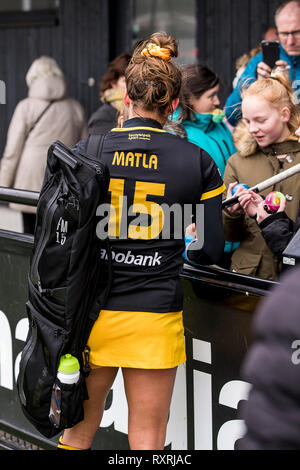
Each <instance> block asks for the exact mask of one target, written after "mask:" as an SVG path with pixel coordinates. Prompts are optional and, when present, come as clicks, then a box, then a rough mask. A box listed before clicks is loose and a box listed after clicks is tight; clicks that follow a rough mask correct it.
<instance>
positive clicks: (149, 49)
mask: <svg viewBox="0 0 300 470" xmlns="http://www.w3.org/2000/svg"><path fill="white" fill-rule="evenodd" d="M141 55H143V56H145V57H153V56H154V57H159V58H160V59H162V60H166V61H169V60H171V51H170V50H169V49H166V48H165V47H160V46H157V45H156V44H153V43H152V42H150V44H148V45H147V46H146V47H145V48H144V49H143V50H142V52H141Z"/></svg>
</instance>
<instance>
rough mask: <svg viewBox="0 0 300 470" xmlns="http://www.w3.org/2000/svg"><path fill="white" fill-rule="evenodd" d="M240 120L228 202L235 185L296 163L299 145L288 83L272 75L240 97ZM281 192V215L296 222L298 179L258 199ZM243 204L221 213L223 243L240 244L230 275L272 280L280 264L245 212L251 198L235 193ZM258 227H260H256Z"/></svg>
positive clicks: (252, 181) (230, 163) (245, 193)
mask: <svg viewBox="0 0 300 470" xmlns="http://www.w3.org/2000/svg"><path fill="white" fill-rule="evenodd" d="M242 114H243V120H242V122H241V123H240V124H239V126H238V127H237V129H236V131H235V133H234V142H235V145H236V147H237V149H238V152H237V153H236V154H235V155H233V156H232V157H231V158H230V159H229V161H228V163H227V165H226V170H225V174H224V183H225V185H226V187H227V196H226V197H227V198H229V197H231V196H232V190H233V188H234V186H235V185H236V184H237V183H245V184H247V185H248V186H249V187H252V186H254V185H255V184H257V183H259V182H261V181H263V180H265V179H267V178H270V177H271V176H274V175H276V174H278V173H279V172H280V171H282V170H286V169H288V168H290V167H291V166H294V165H296V164H298V163H300V144H299V142H298V138H297V136H296V135H295V132H296V130H297V129H298V127H299V124H300V117H299V113H298V110H297V106H296V104H295V102H294V97H293V92H292V89H291V87H290V84H289V82H288V80H287V78H286V77H285V76H283V75H279V74H277V75H274V76H272V77H270V78H267V79H262V80H259V81H257V82H254V83H253V84H252V85H251V86H250V87H249V88H248V89H246V90H245V91H244V92H243V95H242ZM270 191H280V192H281V193H283V194H284V195H285V196H286V199H287V204H286V214H287V215H288V217H289V218H290V219H291V220H293V221H295V220H296V218H297V214H298V210H299V199H300V179H299V177H298V175H294V176H292V177H291V178H288V179H286V180H284V181H282V182H281V183H278V184H276V185H275V186H274V187H272V188H268V189H267V190H265V191H264V192H263V193H262V196H264V197H265V196H266V195H267V194H268V193H269V192H270ZM237 194H238V195H239V196H240V198H239V201H242V205H241V204H240V202H239V203H238V204H235V205H233V206H231V207H228V208H227V209H225V210H224V211H223V222H224V230H225V236H226V239H227V240H232V241H235V240H239V241H241V243H240V246H239V248H238V249H237V250H236V251H235V253H234V254H233V256H232V260H231V269H232V270H234V271H236V272H238V273H241V274H246V275H255V276H259V277H263V278H266V279H277V277H278V275H279V273H280V271H281V262H280V260H279V259H278V258H277V257H276V256H275V254H274V253H272V252H271V250H270V249H269V248H268V246H267V244H266V243H265V240H264V238H263V236H262V234H261V230H260V227H259V226H258V223H257V221H256V220H255V218H253V215H251V214H247V213H246V212H245V209H246V206H247V201H249V198H250V197H251V193H249V191H247V190H245V189H239V190H238V192H237ZM258 222H259V221H258Z"/></svg>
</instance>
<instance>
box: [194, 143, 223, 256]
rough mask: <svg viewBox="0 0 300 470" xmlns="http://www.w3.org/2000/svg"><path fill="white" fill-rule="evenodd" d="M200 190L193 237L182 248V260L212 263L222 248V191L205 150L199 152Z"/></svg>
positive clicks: (216, 171)
mask: <svg viewBox="0 0 300 470" xmlns="http://www.w3.org/2000/svg"><path fill="white" fill-rule="evenodd" d="M201 170H202V171H201V175H202V179H203V190H202V194H201V197H200V203H199V204H200V205H201V207H199V206H198V205H197V210H196V217H195V223H196V234H195V235H196V237H195V238H193V239H192V240H191V241H190V242H189V243H188V246H187V248H186V259H187V260H188V261H190V262H192V263H196V264H206V265H209V264H216V263H218V262H219V261H220V259H221V257H222V255H223V251H224V243H225V240H224V230H223V222H222V193H223V192H224V190H225V186H224V184H223V181H222V178H221V176H220V173H219V170H218V168H217V166H216V164H215V162H214V161H213V160H212V158H211V157H210V156H209V155H208V154H207V153H206V152H203V151H202V152H201Z"/></svg>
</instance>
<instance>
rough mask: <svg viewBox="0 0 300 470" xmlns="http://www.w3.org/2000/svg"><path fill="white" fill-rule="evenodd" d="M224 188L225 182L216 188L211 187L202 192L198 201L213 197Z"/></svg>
mask: <svg viewBox="0 0 300 470" xmlns="http://www.w3.org/2000/svg"><path fill="white" fill-rule="evenodd" d="M225 190H226V186H225V184H222V186H219V187H218V188H217V189H212V190H211V191H207V192H206V193H203V194H202V196H201V199H200V201H205V199H211V198H213V197H216V196H219V194H222V193H223V192H224V191H225Z"/></svg>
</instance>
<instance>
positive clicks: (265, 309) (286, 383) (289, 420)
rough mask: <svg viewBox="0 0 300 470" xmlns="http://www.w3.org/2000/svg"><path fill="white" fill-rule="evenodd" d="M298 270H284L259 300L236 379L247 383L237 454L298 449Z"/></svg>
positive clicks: (299, 347)
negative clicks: (239, 376)
mask: <svg viewBox="0 0 300 470" xmlns="http://www.w3.org/2000/svg"><path fill="white" fill-rule="evenodd" d="M299 281H300V269H299V268H293V269H291V270H290V271H288V272H287V273H286V274H285V275H284V276H283V277H282V280H281V283H280V285H279V286H277V287H276V288H275V289H274V290H273V291H271V292H270V294H269V295H268V296H267V297H266V298H265V300H264V301H263V303H262V305H261V307H260V309H259V311H258V312H257V315H256V317H255V321H254V332H255V340H254V343H253V345H252V347H251V349H250V350H249V352H248V355H247V357H246V360H245V363H244V366H243V369H242V377H243V379H245V380H246V381H247V382H249V383H250V384H252V389H251V391H250V394H249V399H248V401H246V402H244V406H243V407H242V409H241V413H240V417H241V418H242V419H244V420H245V423H246V428H247V432H246V435H245V436H244V438H242V439H241V440H239V441H237V444H236V448H237V449H238V450H284V449H289V450H300V431H299V430H300V309H299V305H300V288H299V286H300V282H299Z"/></svg>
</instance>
